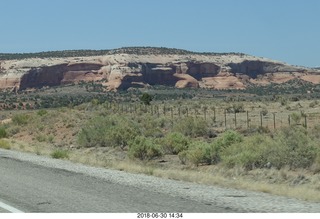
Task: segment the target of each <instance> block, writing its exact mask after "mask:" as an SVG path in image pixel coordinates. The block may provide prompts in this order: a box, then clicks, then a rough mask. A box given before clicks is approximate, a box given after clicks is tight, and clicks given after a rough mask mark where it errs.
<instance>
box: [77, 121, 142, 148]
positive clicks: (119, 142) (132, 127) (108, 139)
mask: <svg viewBox="0 0 320 219" xmlns="http://www.w3.org/2000/svg"><path fill="white" fill-rule="evenodd" d="M138 134H140V128H139V127H137V125H136V124H135V123H134V122H133V121H131V120H128V119H126V118H125V117H119V116H108V117H101V116H98V117H96V118H93V119H92V120H90V121H89V122H88V123H87V124H86V125H84V127H82V129H81V131H80V132H79V134H78V143H79V145H80V146H84V147H96V146H100V147H117V146H118V147H121V148H124V147H126V146H127V145H128V142H129V141H131V140H133V139H134V138H135V137H136V136H137V135H138Z"/></svg>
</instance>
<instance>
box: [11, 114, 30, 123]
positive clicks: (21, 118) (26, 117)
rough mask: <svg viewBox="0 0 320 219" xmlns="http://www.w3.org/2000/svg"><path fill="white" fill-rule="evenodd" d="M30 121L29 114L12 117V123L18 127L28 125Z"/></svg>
mask: <svg viewBox="0 0 320 219" xmlns="http://www.w3.org/2000/svg"><path fill="white" fill-rule="evenodd" d="M28 121H29V115H27V114H16V115H14V116H13V117H12V122H13V123H14V124H16V125H26V124H28Z"/></svg>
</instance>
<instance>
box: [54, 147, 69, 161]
mask: <svg viewBox="0 0 320 219" xmlns="http://www.w3.org/2000/svg"><path fill="white" fill-rule="evenodd" d="M50 156H51V157H52V158H54V159H68V158H69V152H68V151H66V150H60V149H57V150H54V151H53V152H52V153H51V154H50Z"/></svg>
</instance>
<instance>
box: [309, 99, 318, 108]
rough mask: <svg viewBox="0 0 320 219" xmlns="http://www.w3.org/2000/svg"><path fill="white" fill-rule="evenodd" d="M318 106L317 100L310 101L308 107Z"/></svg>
mask: <svg viewBox="0 0 320 219" xmlns="http://www.w3.org/2000/svg"><path fill="white" fill-rule="evenodd" d="M318 104H319V102H318V101H317V100H315V101H312V102H311V103H310V104H309V107H311V108H313V107H315V106H317V105H318Z"/></svg>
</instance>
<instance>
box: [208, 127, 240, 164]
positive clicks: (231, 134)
mask: <svg viewBox="0 0 320 219" xmlns="http://www.w3.org/2000/svg"><path fill="white" fill-rule="evenodd" d="M242 140H243V136H242V135H241V134H239V133H238V132H236V131H233V130H227V131H226V132H224V133H223V134H222V135H220V136H219V137H218V138H217V139H216V140H215V141H214V142H213V144H212V146H211V160H212V162H213V163H214V164H217V163H219V162H220V160H221V153H222V152H223V151H224V150H225V149H226V148H228V147H229V146H231V145H232V144H234V143H239V142H242Z"/></svg>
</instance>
